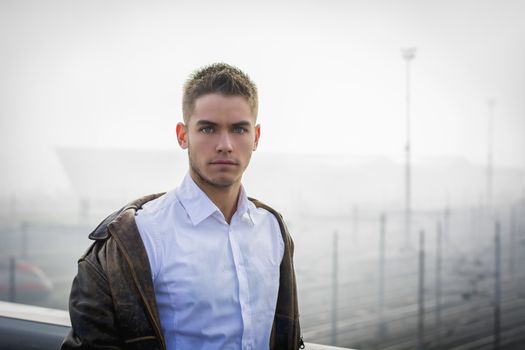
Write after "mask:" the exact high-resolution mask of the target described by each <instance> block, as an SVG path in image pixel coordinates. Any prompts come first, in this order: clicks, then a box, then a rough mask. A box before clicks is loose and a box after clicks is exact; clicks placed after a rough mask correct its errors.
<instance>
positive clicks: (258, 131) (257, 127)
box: [253, 124, 261, 151]
mask: <svg viewBox="0 0 525 350" xmlns="http://www.w3.org/2000/svg"><path fill="white" fill-rule="evenodd" d="M260 136H261V125H260V124H257V125H255V141H254V142H253V150H254V151H255V150H256V149H257V146H258V145H259V137H260Z"/></svg>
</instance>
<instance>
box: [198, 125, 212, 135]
mask: <svg viewBox="0 0 525 350" xmlns="http://www.w3.org/2000/svg"><path fill="white" fill-rule="evenodd" d="M199 131H200V132H202V133H203V134H211V133H212V132H213V128H212V127H211V126H205V127H202V128H200V129H199Z"/></svg>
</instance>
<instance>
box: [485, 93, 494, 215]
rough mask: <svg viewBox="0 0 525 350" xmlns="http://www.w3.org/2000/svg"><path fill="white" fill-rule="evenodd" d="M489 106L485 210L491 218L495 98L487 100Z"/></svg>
mask: <svg viewBox="0 0 525 350" xmlns="http://www.w3.org/2000/svg"><path fill="white" fill-rule="evenodd" d="M487 106H488V107H489V119H488V130H487V132H488V135H487V141H488V142H487V210H488V214H489V217H490V218H492V214H493V211H492V205H493V203H492V191H493V189H492V185H493V166H494V165H493V150H494V107H495V106H496V100H495V99H493V98H489V99H488V100H487Z"/></svg>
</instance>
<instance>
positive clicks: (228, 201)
mask: <svg viewBox="0 0 525 350" xmlns="http://www.w3.org/2000/svg"><path fill="white" fill-rule="evenodd" d="M192 178H193V181H194V182H195V184H196V185H197V186H198V187H199V188H200V189H201V190H202V191H203V192H204V193H205V194H206V195H207V196H208V198H209V199H210V200H211V201H212V202H213V204H215V205H216V206H217V208H219V210H220V211H221V213H222V215H223V216H224V219H225V220H226V222H227V223H228V224H229V223H230V222H231V219H232V217H233V214H235V211H236V210H237V202H238V200H239V193H240V191H241V184H240V183H234V184H233V185H231V186H228V187H217V186H213V185H211V184H209V183H207V182H204V181H202V180H200V179H195V178H194V176H192Z"/></svg>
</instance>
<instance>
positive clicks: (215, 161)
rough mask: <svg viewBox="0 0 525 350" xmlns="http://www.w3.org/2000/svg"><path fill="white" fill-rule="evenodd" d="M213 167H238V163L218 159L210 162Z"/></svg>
mask: <svg viewBox="0 0 525 350" xmlns="http://www.w3.org/2000/svg"><path fill="white" fill-rule="evenodd" d="M210 164H212V165H238V163H237V162H236V161H234V160H231V159H217V160H213V161H211V162H210Z"/></svg>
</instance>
